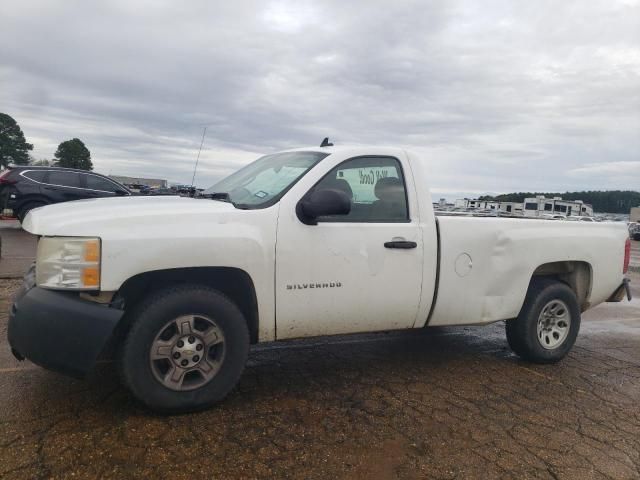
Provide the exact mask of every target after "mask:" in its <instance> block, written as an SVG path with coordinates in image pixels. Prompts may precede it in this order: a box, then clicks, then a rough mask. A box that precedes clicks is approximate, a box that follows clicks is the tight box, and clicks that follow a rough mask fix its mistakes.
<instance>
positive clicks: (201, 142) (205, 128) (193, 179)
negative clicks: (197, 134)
mask: <svg viewBox="0 0 640 480" xmlns="http://www.w3.org/2000/svg"><path fill="white" fill-rule="evenodd" d="M206 134H207V127H204V130H202V140H201V141H200V149H199V150H198V156H197V157H196V166H195V167H193V177H192V178H191V186H192V187H193V183H194V182H195V181H196V170H198V161H199V160H200V152H202V145H204V136H205V135H206Z"/></svg>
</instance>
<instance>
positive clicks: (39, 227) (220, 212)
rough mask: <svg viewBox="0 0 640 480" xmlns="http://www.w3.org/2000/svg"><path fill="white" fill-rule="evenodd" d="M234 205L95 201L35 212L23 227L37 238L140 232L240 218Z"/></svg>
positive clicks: (122, 199) (182, 200) (155, 200)
mask: <svg viewBox="0 0 640 480" xmlns="http://www.w3.org/2000/svg"><path fill="white" fill-rule="evenodd" d="M241 212H243V210H237V209H236V208H235V207H234V206H233V205H231V204H230V203H225V202H219V201H215V200H208V199H193V198H186V197H178V196H157V197H155V196H151V197H144V196H131V197H116V198H95V199H88V200H76V201H73V202H64V203H56V204H53V205H47V206H44V207H40V208H36V209H33V210H31V212H29V214H28V215H27V218H26V219H25V221H24V222H23V224H22V227H23V228H24V229H25V230H26V231H28V232H29V233H33V234H35V235H70V236H95V235H98V236H99V235H100V234H101V233H102V232H103V231H105V230H106V229H113V228H118V229H131V228H134V229H137V228H145V226H148V227H151V226H154V227H156V226H157V225H158V224H162V225H164V227H165V228H171V226H172V224H178V223H182V222H183V221H194V220H195V221H197V220H198V219H199V220H201V221H202V220H203V219H204V218H205V217H211V216H216V217H221V216H222V217H224V216H230V215H237V214H239V213H241Z"/></svg>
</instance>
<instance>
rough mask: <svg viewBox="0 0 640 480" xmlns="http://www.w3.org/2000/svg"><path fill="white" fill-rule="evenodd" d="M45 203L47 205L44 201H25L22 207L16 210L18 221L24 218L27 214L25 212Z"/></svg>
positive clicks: (22, 220)
mask: <svg viewBox="0 0 640 480" xmlns="http://www.w3.org/2000/svg"><path fill="white" fill-rule="evenodd" d="M45 205H47V204H46V203H44V202H29V203H27V204H26V205H25V206H24V207H22V208H21V209H20V210H19V211H18V215H17V216H18V220H19V221H20V223H22V222H24V219H25V217H26V216H27V213H29V212H30V211H31V210H33V209H34V208H38V207H44V206H45Z"/></svg>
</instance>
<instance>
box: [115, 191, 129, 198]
mask: <svg viewBox="0 0 640 480" xmlns="http://www.w3.org/2000/svg"><path fill="white" fill-rule="evenodd" d="M116 195H117V196H119V197H122V196H124V195H129V194H128V193H127V192H125V191H124V190H116Z"/></svg>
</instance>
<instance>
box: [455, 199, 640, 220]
mask: <svg viewBox="0 0 640 480" xmlns="http://www.w3.org/2000/svg"><path fill="white" fill-rule="evenodd" d="M455 207H456V208H463V209H465V210H485V211H487V210H488V211H490V212H491V211H497V212H500V213H506V214H513V215H524V216H525V217H539V216H543V215H545V214H551V215H553V214H556V215H557V214H562V215H565V216H567V217H571V216H578V217H584V216H587V217H591V216H593V207H592V206H591V205H589V204H588V203H584V202H583V201H582V200H563V199H562V198H560V197H554V198H545V197H544V196H543V195H540V196H537V197H534V198H525V200H524V203H520V202H496V201H492V200H478V199H473V198H461V199H458V200H456V203H455ZM639 210H640V207H639ZM639 215H640V213H639Z"/></svg>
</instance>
